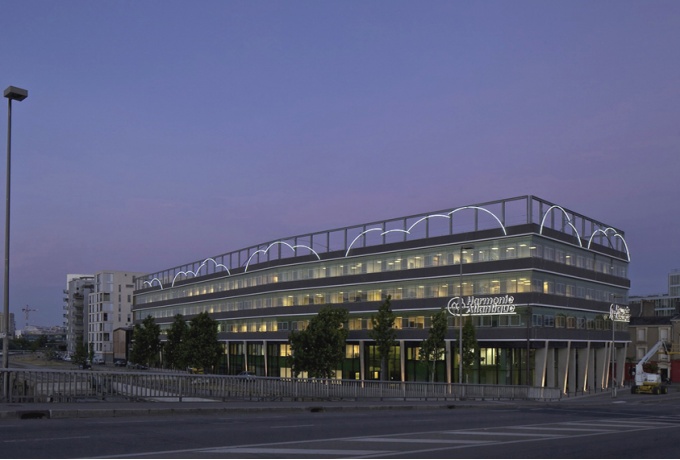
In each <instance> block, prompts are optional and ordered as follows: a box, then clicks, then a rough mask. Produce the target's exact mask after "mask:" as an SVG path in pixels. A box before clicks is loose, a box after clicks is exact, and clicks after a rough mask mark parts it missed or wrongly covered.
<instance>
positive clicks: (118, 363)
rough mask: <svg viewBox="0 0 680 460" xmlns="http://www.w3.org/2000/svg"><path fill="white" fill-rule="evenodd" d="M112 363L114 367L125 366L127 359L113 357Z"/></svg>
mask: <svg viewBox="0 0 680 460" xmlns="http://www.w3.org/2000/svg"><path fill="white" fill-rule="evenodd" d="M113 365H114V366H116V367H125V366H127V361H125V360H124V359H114V360H113Z"/></svg>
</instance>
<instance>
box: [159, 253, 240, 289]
mask: <svg viewBox="0 0 680 460" xmlns="http://www.w3.org/2000/svg"><path fill="white" fill-rule="evenodd" d="M208 261H210V262H212V263H214V264H215V268H217V267H222V268H224V269H225V270H226V271H227V274H228V275H229V276H231V272H230V271H229V268H227V266H226V265H223V264H218V263H217V261H216V260H215V259H213V258H212V257H208V258H207V259H205V260H204V261H203V262H201V265H199V267H198V268H197V269H196V271H195V272H194V271H191V270H188V271H179V272H177V273H176V274H175V277H174V278H173V279H172V285H171V287H175V281H176V280H177V277H178V276H181V275H184V276H188V275H190V274H191V275H192V276H197V275H198V274H199V273H200V271H201V269H203V267H205V263H206V262H208Z"/></svg>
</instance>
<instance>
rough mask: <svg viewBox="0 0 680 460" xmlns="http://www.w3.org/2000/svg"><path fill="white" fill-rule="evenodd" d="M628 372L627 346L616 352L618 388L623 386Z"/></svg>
mask: <svg viewBox="0 0 680 460" xmlns="http://www.w3.org/2000/svg"><path fill="white" fill-rule="evenodd" d="M625 371H626V344H623V346H622V347H620V348H618V349H617V350H616V386H618V387H621V386H623V381H624V379H625Z"/></svg>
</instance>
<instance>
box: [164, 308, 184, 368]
mask: <svg viewBox="0 0 680 460" xmlns="http://www.w3.org/2000/svg"><path fill="white" fill-rule="evenodd" d="M188 336H189V326H188V325H187V322H186V321H185V320H184V316H182V315H180V314H178V315H176V316H175V320H174V321H173V323H172V325H171V326H170V329H168V336H167V341H166V342H165V346H164V347H163V358H164V362H165V366H166V367H168V368H170V369H184V368H186V367H187V353H186V349H185V348H186V347H185V343H184V341H185V340H186V339H187V337H188Z"/></svg>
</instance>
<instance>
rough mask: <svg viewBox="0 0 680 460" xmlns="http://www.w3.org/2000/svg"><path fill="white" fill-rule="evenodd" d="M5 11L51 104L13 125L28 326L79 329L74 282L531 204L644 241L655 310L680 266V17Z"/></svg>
mask: <svg viewBox="0 0 680 460" xmlns="http://www.w3.org/2000/svg"><path fill="white" fill-rule="evenodd" d="M3 11H4V12H5V14H2V15H0V56H2V64H0V78H1V79H2V81H0V85H1V86H2V87H1V88H0V89H1V90H4V88H6V87H7V86H10V85H14V86H18V87H21V88H25V89H27V90H28V91H29V97H28V99H26V100H25V101H23V102H19V103H16V102H15V103H14V104H13V118H12V122H13V126H12V195H11V197H12V207H11V210H12V218H11V225H12V229H11V243H12V246H11V251H10V255H11V268H10V274H11V284H10V309H11V311H13V312H14V313H15V314H16V321H17V327H19V328H22V327H23V326H24V323H25V320H24V317H23V314H22V312H21V308H22V307H23V306H25V305H29V306H30V307H31V308H34V309H37V310H38V311H37V312H31V317H30V323H31V324H38V325H56V324H61V323H62V313H63V300H62V298H63V294H62V290H63V289H64V287H65V283H66V275H67V274H68V273H94V272H95V271H98V270H127V271H140V272H155V271H159V270H162V269H165V268H170V267H173V266H176V265H181V264H184V263H188V262H191V261H194V260H199V259H201V260H202V259H204V258H206V257H210V256H215V255H218V254H222V253H225V252H229V251H232V250H237V249H240V248H243V247H247V246H251V245H256V244H258V243H263V242H267V241H271V240H276V239H278V238H283V237H287V236H292V235H296V234H302V233H309V232H313V231H321V230H328V229H332V228H337V227H343V226H347V225H353V224H360V223H364V222H371V221H375V220H381V219H387V218H392V217H399V216H404V215H410V214H416V213H422V212H428V211H437V210H441V209H446V208H451V209H453V208H455V207H458V206H464V205H469V204H476V203H481V202H484V201H489V200H496V199H501V198H509V197H514V196H519V195H529V194H530V195H536V196H538V197H541V198H543V199H546V200H549V201H552V202H554V203H556V204H559V205H561V206H563V207H566V208H569V209H572V210H573V211H576V212H579V213H582V214H585V215H586V216H588V217H591V218H594V219H596V220H600V221H602V222H604V223H606V224H609V225H612V226H616V227H618V228H620V229H622V230H624V231H625V234H626V240H627V243H628V246H629V248H630V251H631V259H632V262H631V265H630V278H631V281H632V288H631V294H633V295H642V294H652V293H665V292H667V274H668V273H669V272H670V271H671V270H673V269H676V268H680V238H678V234H679V232H680V230H679V229H680V212H679V207H680V204H679V201H678V196H679V192H678V183H679V182H678V172H679V171H680V161H679V160H678V156H679V154H680V124H679V120H680V2H678V1H674V0H671V1H656V0H650V1H624V0H615V1H591V0H588V1H575V0H569V1H550V2H546V1H519V0H514V1H476V2H464V1H453V0H451V1H425V2H423V1H398V0H389V1H386V0H385V1H379V0H376V1H370V2H365V1H351V0H349V1H342V2H329V1H326V2H319V1H283V2H274V1H210V0H202V1H200V2H194V1H188V0H186V1H172V0H170V1H168V0H163V1H156V0H147V1H143V2H140V1H115V2H113V1H109V2H106V1H103V2H92V1H63V2H54V1H33V0H5V1H4V2H3ZM5 101H6V99H4V98H3V99H2V103H3V104H4V106H0V132H1V133H2V135H1V136H0V139H2V142H1V143H0V145H2V146H3V147H5V145H6V126H7V108H6V105H7V104H6V102H5ZM4 155H5V151H4V150H3V154H2V156H3V158H4ZM0 163H1V165H2V166H1V169H0V174H2V178H4V177H5V168H4V164H5V161H4V160H2V161H0ZM3 184H4V180H3ZM2 192H3V196H4V185H3V186H2ZM2 201H3V202H4V200H2ZM1 215H2V216H4V207H3V211H2V214H1ZM1 231H2V230H1V228H0V232H1ZM0 250H1V248H0Z"/></svg>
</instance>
